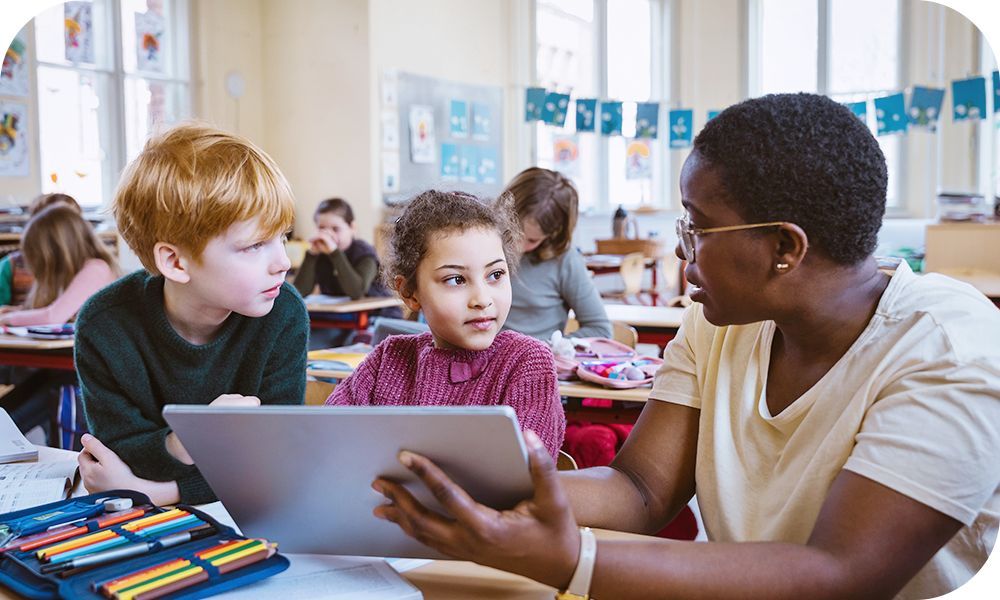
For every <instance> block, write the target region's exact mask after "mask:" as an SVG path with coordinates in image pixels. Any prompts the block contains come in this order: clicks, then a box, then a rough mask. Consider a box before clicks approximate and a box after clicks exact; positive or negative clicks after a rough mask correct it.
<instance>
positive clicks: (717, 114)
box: [705, 110, 722, 123]
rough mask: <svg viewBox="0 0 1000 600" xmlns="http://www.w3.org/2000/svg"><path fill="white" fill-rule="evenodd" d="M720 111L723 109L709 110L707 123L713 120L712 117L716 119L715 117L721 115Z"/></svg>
mask: <svg viewBox="0 0 1000 600" xmlns="http://www.w3.org/2000/svg"><path fill="white" fill-rule="evenodd" d="M720 112H722V111H721V110H710V111H708V119H706V120H705V122H706V123H707V122H709V121H711V120H712V119H714V118H715V117H717V116H719V113H720Z"/></svg>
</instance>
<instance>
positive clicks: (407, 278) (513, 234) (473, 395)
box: [326, 191, 566, 457]
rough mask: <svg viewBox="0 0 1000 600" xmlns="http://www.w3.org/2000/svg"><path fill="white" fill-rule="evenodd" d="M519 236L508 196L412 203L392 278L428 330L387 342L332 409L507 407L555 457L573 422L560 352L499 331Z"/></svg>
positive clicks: (397, 242)
mask: <svg viewBox="0 0 1000 600" xmlns="http://www.w3.org/2000/svg"><path fill="white" fill-rule="evenodd" d="M502 198H503V197H502ZM519 238H520V232H519V231H518V228H517V224H516V222H515V221H514V219H513V211H512V210H511V207H510V206H509V198H507V199H502V200H501V201H498V202H497V203H496V204H494V205H493V206H488V205H486V204H484V203H482V202H480V201H479V200H478V199H477V198H475V197H474V196H469V195H466V194H462V193H456V192H438V191H428V192H424V193H423V194H420V195H419V196H417V197H416V198H415V199H413V201H411V202H410V204H409V205H408V206H407V207H406V210H405V211H404V212H403V215H402V216H401V217H400V218H399V220H398V221H396V225H395V230H394V232H393V235H392V239H391V242H390V250H389V252H390V257H389V261H388V267H387V270H388V272H387V277H386V280H387V281H389V282H391V285H392V287H393V288H395V290H396V291H397V292H399V295H400V296H401V297H402V298H403V301H404V302H405V303H406V306H407V307H408V308H409V309H410V310H412V311H414V312H416V311H419V310H422V311H423V313H424V316H425V317H426V319H427V325H428V326H429V327H430V331H429V332H427V333H422V334H419V335H394V336H390V337H388V338H386V339H385V340H384V341H383V342H382V343H381V344H379V345H378V346H376V347H375V349H374V350H373V351H372V353H371V354H370V355H368V357H367V358H365V360H364V362H362V363H361V365H360V366H359V367H358V369H357V370H356V371H355V372H354V373H353V374H352V375H351V376H350V377H348V378H347V379H345V380H344V381H343V382H342V383H341V384H340V385H338V386H337V387H336V389H335V390H334V391H333V394H331V395H330V397H329V398H327V401H326V403H327V404H332V405H372V404H391V405H399V404H423V405H436V406H444V405H459V404H472V405H497V404H507V405H509V406H511V407H512V408H513V409H514V411H515V412H516V413H517V418H518V421H519V422H520V424H521V428H522V429H531V430H532V431H535V432H536V433H537V434H538V436H539V437H540V438H541V439H542V441H543V443H544V444H545V448H546V450H548V452H549V454H550V455H552V456H553V457H554V456H556V455H557V454H558V452H559V447H560V446H561V445H562V441H563V432H564V430H565V424H566V419H565V416H564V415H563V410H562V404H561V403H560V400H559V392H558V385H557V383H556V372H555V363H554V361H553V359H552V353H551V352H550V351H549V349H548V348H547V347H546V346H545V345H544V344H542V343H541V342H539V341H537V340H534V339H532V338H529V337H527V336H525V335H522V334H520V333H516V332H513V331H502V332H501V331H500V330H501V328H502V327H503V324H504V321H505V320H506V319H507V313H508V311H509V309H510V303H511V284H510V276H509V272H510V271H511V269H512V268H513V267H514V266H515V265H517V259H518V256H517V248H518V243H519V241H520V240H519Z"/></svg>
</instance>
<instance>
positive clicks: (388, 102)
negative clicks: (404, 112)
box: [381, 69, 399, 107]
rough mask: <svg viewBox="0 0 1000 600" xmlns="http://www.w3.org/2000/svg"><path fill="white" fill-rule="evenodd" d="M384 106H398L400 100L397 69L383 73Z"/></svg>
mask: <svg viewBox="0 0 1000 600" xmlns="http://www.w3.org/2000/svg"><path fill="white" fill-rule="evenodd" d="M381 83H382V85H381V91H382V106H383V107H390V106H396V102H397V101H398V100H399V72H398V71H396V70H395V69H386V70H384V71H382V82H381Z"/></svg>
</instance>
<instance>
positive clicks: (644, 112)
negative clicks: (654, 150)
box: [635, 102, 660, 140]
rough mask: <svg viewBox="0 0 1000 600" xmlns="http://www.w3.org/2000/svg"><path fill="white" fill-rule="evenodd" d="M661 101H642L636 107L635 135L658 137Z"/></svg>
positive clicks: (638, 136) (650, 137) (639, 136)
mask: <svg viewBox="0 0 1000 600" xmlns="http://www.w3.org/2000/svg"><path fill="white" fill-rule="evenodd" d="M659 125H660V103H659V102H640V103H638V104H637V105H636V109H635V137H637V138H649V139H653V140H655V139H656V136H657V135H658V134H659Z"/></svg>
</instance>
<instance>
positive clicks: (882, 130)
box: [875, 92, 910, 135]
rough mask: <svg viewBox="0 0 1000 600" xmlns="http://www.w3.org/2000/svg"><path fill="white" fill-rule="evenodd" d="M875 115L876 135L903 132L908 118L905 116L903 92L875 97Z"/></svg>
mask: <svg viewBox="0 0 1000 600" xmlns="http://www.w3.org/2000/svg"><path fill="white" fill-rule="evenodd" d="M875 117H876V120H877V121H878V135H885V134H888V133H897V132H904V133H905V132H906V129H907V127H908V126H909V124H910V120H909V119H907V118H906V101H905V100H904V99H903V93H902V92H900V93H898V94H892V95H891V96H886V97H884V98H875Z"/></svg>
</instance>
